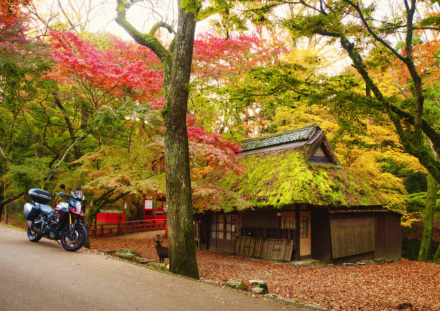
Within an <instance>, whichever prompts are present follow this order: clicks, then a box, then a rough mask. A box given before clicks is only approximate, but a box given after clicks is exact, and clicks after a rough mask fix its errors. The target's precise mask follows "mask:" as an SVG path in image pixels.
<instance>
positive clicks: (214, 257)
mask: <svg viewBox="0 0 440 311" xmlns="http://www.w3.org/2000/svg"><path fill="white" fill-rule="evenodd" d="M156 233H157V232H148V233H136V234H131V235H125V236H118V237H104V238H90V243H91V247H92V248H93V249H100V250H108V249H113V250H116V249H119V248H132V249H135V250H137V251H138V252H139V253H140V254H141V255H142V256H143V257H145V258H149V259H156V261H158V256H157V254H156V249H155V243H154V241H153V240H154V239H156ZM161 233H162V232H161ZM161 236H163V233H162V235H161ZM167 242H168V241H167V240H166V239H163V244H162V245H164V246H166V245H167V244H168V243H167ZM167 262H168V261H167V260H166V263H167ZM197 262H198V266H199V274H200V277H201V279H203V280H210V281H213V282H215V283H217V284H220V285H224V284H225V283H226V282H227V281H228V280H233V279H242V280H243V281H245V282H247V284H248V282H249V281H250V280H263V281H265V282H266V283H267V285H268V287H269V292H270V293H271V294H276V295H279V296H281V297H283V298H285V299H296V300H299V301H300V302H301V303H303V304H311V305H320V306H321V307H323V308H325V309H327V310H364V311H367V310H398V309H399V306H400V307H401V309H404V308H406V309H405V310H432V311H434V310H440V265H436V264H432V263H424V262H417V261H410V260H405V259H403V260H401V261H400V262H395V263H387V264H380V265H379V264H367V265H352V266H343V265H342V266H329V265H318V266H297V265H293V264H291V263H281V262H272V261H266V260H257V259H252V258H246V257H241V256H232V255H226V254H219V253H214V252H209V251H197Z"/></svg>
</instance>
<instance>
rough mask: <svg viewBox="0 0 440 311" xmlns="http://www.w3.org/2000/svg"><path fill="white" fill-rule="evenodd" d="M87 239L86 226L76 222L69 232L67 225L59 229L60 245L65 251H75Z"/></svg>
mask: <svg viewBox="0 0 440 311" xmlns="http://www.w3.org/2000/svg"><path fill="white" fill-rule="evenodd" d="M86 239H87V231H86V228H84V226H83V225H82V224H79V223H77V224H76V225H75V230H73V232H70V230H69V226H66V227H64V229H63V230H62V231H61V245H62V246H63V248H64V249H65V250H66V251H69V252H75V251H77V250H79V249H80V248H81V247H82V246H83V245H84V243H85V242H86Z"/></svg>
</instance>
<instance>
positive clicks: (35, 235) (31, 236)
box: [27, 227, 43, 242]
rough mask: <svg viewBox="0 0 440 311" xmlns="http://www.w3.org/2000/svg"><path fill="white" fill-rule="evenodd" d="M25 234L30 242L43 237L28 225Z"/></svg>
mask: <svg viewBox="0 0 440 311" xmlns="http://www.w3.org/2000/svg"><path fill="white" fill-rule="evenodd" d="M27 236H28V239H29V241H31V242H38V241H40V240H41V238H42V237H43V236H42V235H41V234H38V233H37V231H36V230H32V229H31V228H29V227H28V228H27Z"/></svg>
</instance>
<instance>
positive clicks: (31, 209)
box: [23, 203, 39, 220]
mask: <svg viewBox="0 0 440 311" xmlns="http://www.w3.org/2000/svg"><path fill="white" fill-rule="evenodd" d="M23 214H24V218H26V220H34V218H35V217H37V216H38V214H39V209H38V208H37V207H36V206H35V205H33V204H31V203H26V204H25V205H24V207H23Z"/></svg>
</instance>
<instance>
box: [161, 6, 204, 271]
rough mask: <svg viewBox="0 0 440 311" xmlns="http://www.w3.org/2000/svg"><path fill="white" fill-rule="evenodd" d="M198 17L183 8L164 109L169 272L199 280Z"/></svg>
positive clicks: (180, 11) (180, 9) (180, 14)
mask: <svg viewBox="0 0 440 311" xmlns="http://www.w3.org/2000/svg"><path fill="white" fill-rule="evenodd" d="M194 19H195V16H194V14H192V13H186V12H185V10H184V9H182V8H181V7H180V1H179V24H178V33H177V36H176V41H175V47H174V51H172V52H173V63H172V71H171V82H170V88H169V94H168V96H167V98H166V102H165V108H164V110H163V117H164V125H165V163H166V167H167V202H168V210H167V212H168V216H167V223H168V236H169V238H168V249H169V256H170V257H169V260H170V271H171V272H173V273H177V274H181V275H185V276H189V277H192V278H196V279H198V278H199V272H198V268H197V259H196V251H195V250H196V248H195V242H194V228H193V208H192V200H191V179H190V170H189V151H188V134H187V128H186V112H187V105H188V83H189V81H190V73H191V63H192V53H193V45H194V34H195V28H196V22H195V21H194Z"/></svg>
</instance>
